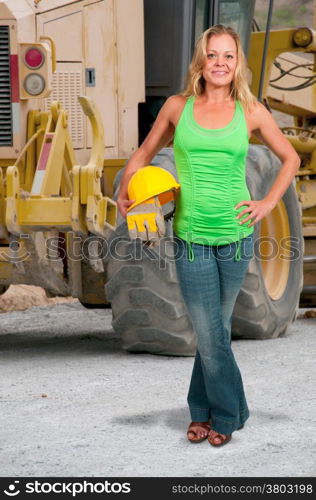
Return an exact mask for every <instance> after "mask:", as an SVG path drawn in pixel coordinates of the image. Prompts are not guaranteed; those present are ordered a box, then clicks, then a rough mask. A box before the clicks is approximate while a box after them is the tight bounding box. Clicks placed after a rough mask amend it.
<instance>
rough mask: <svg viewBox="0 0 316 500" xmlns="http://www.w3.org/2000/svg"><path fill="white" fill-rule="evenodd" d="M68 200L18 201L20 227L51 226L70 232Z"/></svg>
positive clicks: (31, 199) (40, 199)
mask: <svg viewBox="0 0 316 500" xmlns="http://www.w3.org/2000/svg"><path fill="white" fill-rule="evenodd" d="M71 205H72V201H71V200H70V199H69V198H61V197H59V198H41V197H38V198H30V199H28V200H21V199H20V200H19V201H18V212H19V223H20V225H21V226H22V227H26V226H30V227H34V228H36V226H38V227H41V228H43V227H44V226H46V227H47V228H50V227H51V226H53V227H56V228H62V229H68V230H71V228H72V224H71Z"/></svg>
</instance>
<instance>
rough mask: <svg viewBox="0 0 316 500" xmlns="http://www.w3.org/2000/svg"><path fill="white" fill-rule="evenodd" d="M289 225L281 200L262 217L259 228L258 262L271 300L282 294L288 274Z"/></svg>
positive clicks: (278, 297)
mask: <svg viewBox="0 0 316 500" xmlns="http://www.w3.org/2000/svg"><path fill="white" fill-rule="evenodd" d="M290 236H291V232H290V224H289V218H288V214H287V211H286V207H285V204H284V202H283V200H280V201H279V203H278V204H277V205H276V207H275V208H274V209H273V210H272V211H271V212H270V213H269V215H267V216H266V217H264V218H263V219H262V221H261V228H260V252H259V253H260V259H261V260H260V262H261V267H262V272H263V279H264V284H265V287H266V290H267V292H268V294H269V296H270V297H271V299H272V300H278V299H280V297H282V295H283V294H284V291H285V288H286V285H287V283H288V279H289V273H290V257H291V245H290V240H289V238H290Z"/></svg>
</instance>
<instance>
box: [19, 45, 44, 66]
mask: <svg viewBox="0 0 316 500" xmlns="http://www.w3.org/2000/svg"><path fill="white" fill-rule="evenodd" d="M44 61H45V56H44V53H43V52H42V51H41V50H40V49H38V48H36V47H31V48H30V49H28V50H27V51H26V52H25V54H24V63H25V65H26V66H27V67H28V68H30V69H39V68H40V67H41V66H43V64H44Z"/></svg>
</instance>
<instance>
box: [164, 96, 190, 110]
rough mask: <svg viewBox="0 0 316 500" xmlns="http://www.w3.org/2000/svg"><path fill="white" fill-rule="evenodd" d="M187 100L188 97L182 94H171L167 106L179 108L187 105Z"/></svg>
mask: <svg viewBox="0 0 316 500" xmlns="http://www.w3.org/2000/svg"><path fill="white" fill-rule="evenodd" d="M187 100H188V98H187V97H185V96H183V95H180V94H175V95H171V96H170V97H168V99H167V100H166V102H165V106H167V107H168V108H170V109H173V110H175V109H179V108H182V107H183V106H184V105H185V103H186V102H187Z"/></svg>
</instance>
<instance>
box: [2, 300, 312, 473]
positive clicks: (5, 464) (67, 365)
mask: <svg viewBox="0 0 316 500" xmlns="http://www.w3.org/2000/svg"><path fill="white" fill-rule="evenodd" d="M300 312H303V310H301V311H300ZM0 332H1V335H0V349H1V352H2V355H1V358H2V361H1V365H0V370H1V374H0V380H1V391H0V403H1V412H0V429H1V430H0V435H1V437H0V457H1V458H0V467H1V468H0V470H1V472H0V475H1V476H27V477H29V476H45V477H48V476H66V477H67V476H77V477H78V476H108V477H112V476H172V477H176V476H182V477H183V476H195V477H199V476H200V477H227V476H232V477H244V476H276V477H279V476H283V477H286V476H288V477H293V476H315V475H316V465H315V463H316V460H315V456H316V453H315V452H316V442H315V439H314V436H315V420H316V417H315V407H316V391H315V373H316V364H315V358H314V353H315V349H316V319H315V318H314V319H313V318H311V319H298V320H296V322H295V323H293V324H292V325H291V327H290V329H289V330H288V332H287V334H286V335H285V336H284V337H281V338H278V339H273V340H265V341H255V340H238V341H237V340H235V341H234V342H233V350H234V353H235V356H236V359H237V362H238V364H239V366H240V369H241V373H242V376H243V380H244V386H245V391H246V395H247V400H248V405H249V409H250V413H251V415H250V418H249V419H248V421H247V423H246V425H245V427H244V429H242V430H240V431H238V432H235V433H234V434H233V439H232V441H231V442H230V443H229V444H227V446H224V447H222V448H218V449H216V448H213V447H211V446H210V445H209V444H208V442H207V441H203V442H202V443H200V444H194V445H193V444H191V443H189V442H188V441H187V440H186V436H185V434H186V429H187V426H188V423H189V421H190V419H189V412H188V409H187V404H186V394H187V388H188V383H189V379H190V375H191V369H192V365H193V358H192V357H188V358H186V357H180V358H179V357H171V356H154V355H150V354H138V355H137V354H131V353H127V352H124V351H123V350H122V349H121V344H120V339H119V337H118V336H117V335H116V334H115V333H114V332H113V330H112V329H111V310H109V309H107V310H87V309H84V308H83V307H82V306H81V304H79V303H69V304H67V303H66V304H57V305H53V306H49V307H33V308H31V309H28V310H26V311H15V312H10V313H4V314H2V315H1V326H0Z"/></svg>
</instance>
